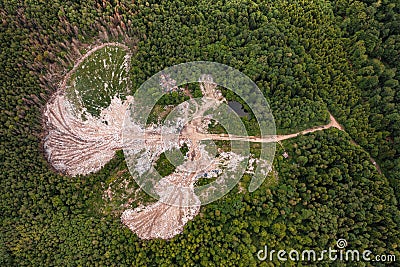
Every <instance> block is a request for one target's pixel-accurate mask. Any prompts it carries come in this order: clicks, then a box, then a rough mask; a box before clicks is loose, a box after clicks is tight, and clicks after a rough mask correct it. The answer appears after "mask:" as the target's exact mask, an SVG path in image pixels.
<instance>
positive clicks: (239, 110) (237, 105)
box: [228, 101, 249, 118]
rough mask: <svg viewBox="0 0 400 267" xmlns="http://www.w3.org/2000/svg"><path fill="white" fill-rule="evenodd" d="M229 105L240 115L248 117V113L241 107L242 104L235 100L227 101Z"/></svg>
mask: <svg viewBox="0 0 400 267" xmlns="http://www.w3.org/2000/svg"><path fill="white" fill-rule="evenodd" d="M228 105H229V107H231V109H233V110H234V111H235V112H236V114H238V115H239V116H240V117H247V118H248V117H249V113H248V112H247V111H246V110H245V109H244V108H243V105H242V104H241V103H239V102H237V101H229V102H228Z"/></svg>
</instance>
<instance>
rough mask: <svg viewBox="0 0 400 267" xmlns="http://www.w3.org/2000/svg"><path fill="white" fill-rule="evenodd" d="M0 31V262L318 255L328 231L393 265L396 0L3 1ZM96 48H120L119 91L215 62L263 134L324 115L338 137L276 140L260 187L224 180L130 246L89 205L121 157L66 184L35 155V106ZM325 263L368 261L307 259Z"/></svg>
mask: <svg viewBox="0 0 400 267" xmlns="http://www.w3.org/2000/svg"><path fill="white" fill-rule="evenodd" d="M0 23H1V24H0V25H1V26H0V90H1V94H0V99H1V101H0V104H1V117H0V120H1V123H0V125H1V128H0V131H1V143H0V159H1V160H0V162H1V165H0V166H1V169H0V190H1V197H0V211H1V217H0V222H1V235H0V265H1V266H52V265H55V266H83V265H85V266H86V265H90V266H117V265H118V266H214V265H215V266H273V265H278V264H279V262H274V263H271V262H263V263H261V262H260V261H258V259H257V251H258V250H260V249H262V248H263V247H264V245H265V244H268V246H270V247H274V249H276V250H278V249H281V248H286V249H291V248H294V249H316V250H323V249H327V247H329V246H331V247H333V246H334V245H335V243H336V240H338V239H339V238H345V239H346V240H347V241H348V243H349V248H351V249H360V250H362V249H370V250H371V251H373V252H374V253H375V254H378V253H381V254H395V255H396V256H397V259H398V260H400V249H399V247H398V245H399V243H400V229H399V226H400V210H399V201H400V157H399V153H400V136H399V134H400V106H399V103H400V85H399V80H400V1H399V0H378V1H372V0H365V1H344V0H340V1H323V0H318V1H283V0H282V1H280V0H279V1H271V0H268V1H261V0H255V1H250V0H238V1H185V0H181V1H171V2H167V1H165V2H163V3H159V1H151V0H149V1H128V0H126V1H118V0H116V1H108V0H97V1H59V0H54V1H13V0H4V1H1V2H0ZM106 40H107V41H118V42H121V43H124V44H125V45H127V46H128V47H129V48H130V49H131V51H132V58H131V68H130V70H129V78H130V79H131V80H130V85H131V88H132V90H135V89H136V88H138V87H139V86H140V84H141V83H143V82H144V81H146V80H147V79H148V78H149V77H151V76H152V75H154V74H155V73H157V72H158V71H161V70H162V69H164V68H165V67H168V66H171V65H174V64H177V63H183V62H188V61H194V60H207V61H215V62H219V63H223V64H226V65H229V66H231V67H234V68H236V69H238V70H240V71H242V72H243V73H245V74H246V75H248V76H249V77H250V78H251V79H252V80H253V81H254V82H256V84H257V85H258V86H259V87H260V89H261V90H262V91H263V93H264V95H265V96H266V97H267V98H268V99H269V102H270V105H271V109H272V111H273V113H274V116H275V121H276V127H277V132H278V133H292V132H297V131H300V130H303V129H306V128H309V127H313V126H318V125H323V124H326V123H327V121H328V120H329V116H328V114H329V113H328V112H330V113H331V114H333V115H334V116H335V118H336V119H337V120H338V121H339V122H340V123H341V124H342V125H343V126H344V128H345V130H346V132H342V131H338V130H336V129H329V130H325V131H321V132H316V133H313V134H308V135H304V136H299V137H297V138H295V139H291V140H287V141H284V142H283V143H282V146H283V147H284V149H285V151H287V153H288V155H289V157H288V158H285V157H283V156H282V153H283V150H282V149H280V150H278V151H277V153H276V158H275V162H274V170H273V172H272V173H270V175H269V176H268V178H267V179H266V181H265V182H264V184H263V185H262V187H261V188H259V189H258V190H256V191H255V192H253V193H249V192H247V191H245V192H243V193H239V188H238V186H237V187H235V189H234V190H233V191H232V192H230V193H229V194H228V195H226V196H225V197H223V198H221V199H220V200H218V201H217V202H214V203H212V204H209V205H207V206H204V207H202V208H201V213H200V214H199V215H198V216H197V217H196V218H195V219H194V220H193V221H190V222H189V223H188V224H187V225H186V226H185V230H184V232H183V233H182V234H180V235H177V236H175V237H174V238H173V239H171V240H168V241H165V240H151V241H143V240H140V239H139V238H138V237H137V236H135V235H134V234H133V233H132V232H131V231H129V229H127V228H126V227H124V226H123V225H122V224H121V222H120V219H119V216H116V215H115V214H114V213H113V212H111V211H110V210H112V208H110V206H107V205H111V204H109V203H104V201H103V200H102V198H101V195H102V194H103V190H104V184H107V183H110V181H111V180H112V179H114V177H115V176H116V174H117V173H119V172H120V171H123V170H125V169H126V166H125V163H124V159H123V157H122V156H121V153H118V154H117V156H116V157H115V158H114V159H113V160H112V161H111V162H109V163H108V164H107V165H106V166H105V167H104V168H103V169H102V170H101V171H99V172H98V173H95V174H90V175H88V176H82V177H81V176H78V177H74V178H71V177H67V176H64V175H61V174H57V173H56V172H55V171H54V170H52V168H51V167H50V165H49V164H48V163H47V161H46V159H45V157H44V153H43V148H42V145H43V144H42V139H43V129H42V118H41V110H42V108H43V106H44V105H45V103H46V101H47V100H48V99H49V97H50V96H51V94H52V93H54V92H55V90H57V87H58V85H59V83H60V81H61V79H62V77H63V76H64V75H65V74H66V73H67V71H68V70H70V69H71V68H72V66H73V64H74V61H75V60H76V58H77V57H78V56H79V55H81V54H83V53H84V52H85V51H87V50H88V48H89V47H90V46H91V45H93V44H98V43H102V42H105V41H106ZM177 97H179V98H180V99H184V96H183V95H177ZM232 98H233V97H232ZM165 101H166V104H171V103H172V104H173V103H175V102H174V101H173V100H170V99H165ZM246 120H247V119H246ZM248 120H249V122H246V123H249V125H251V123H252V120H254V118H249V119H248ZM351 140H354V141H355V142H356V143H357V144H358V145H356V144H354V142H352V141H351ZM370 156H371V157H373V158H374V159H376V161H377V163H378V164H379V166H380V167H381V170H382V173H381V174H380V173H379V172H378V170H377V169H376V168H375V166H374V165H373V164H372V163H371V162H370ZM124 175H129V173H128V172H127V173H125V174H124ZM249 181H250V177H249V176H248V175H245V176H244V177H243V179H242V182H241V184H242V186H244V187H246V186H245V185H246V184H248V183H249ZM285 264H287V265H290V264H292V265H293V266H295V265H296V263H295V262H286V263H285ZM335 264H336V265H338V266H341V265H344V264H347V265H349V266H352V265H357V266H362V265H365V266H368V265H369V264H370V263H365V262H364V263H363V262H358V263H344V262H319V263H318V266H323V265H324V266H330V265H335ZM374 264H377V263H376V262H375V263H374ZM392 265H393V266H394V265H395V263H392Z"/></svg>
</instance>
